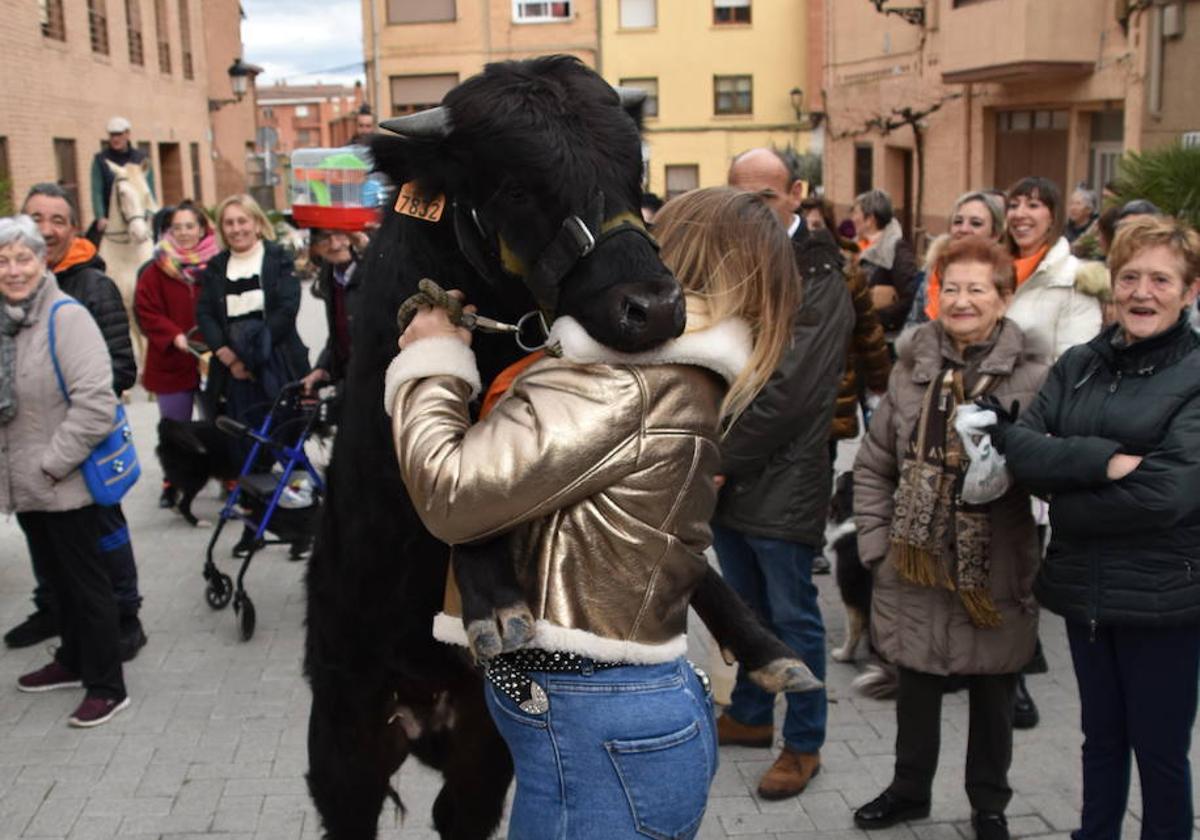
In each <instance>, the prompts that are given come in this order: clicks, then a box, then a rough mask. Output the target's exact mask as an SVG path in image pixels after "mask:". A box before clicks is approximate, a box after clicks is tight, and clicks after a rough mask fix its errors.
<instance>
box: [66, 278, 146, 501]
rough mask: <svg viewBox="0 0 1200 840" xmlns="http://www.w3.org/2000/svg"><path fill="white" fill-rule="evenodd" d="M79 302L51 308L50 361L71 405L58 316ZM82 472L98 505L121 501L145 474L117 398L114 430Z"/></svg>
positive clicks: (90, 456) (130, 430) (70, 302)
mask: <svg viewBox="0 0 1200 840" xmlns="http://www.w3.org/2000/svg"><path fill="white" fill-rule="evenodd" d="M67 304H75V305H77V306H82V305H83V304H81V303H79V301H77V300H60V301H58V302H56V303H55V304H54V305H53V306H52V307H50V319H49V321H50V361H51V362H53V363H54V375H55V376H56V377H57V378H58V387H59V390H61V391H62V395H63V399H65V400H66V401H67V405H70V404H71V395H70V394H69V393H67V383H66V380H64V379H63V375H62V369H61V368H60V367H59V366H58V356H57V355H56V354H55V352H54V315H55V313H56V312H58V308H59V307H60V306H66V305H67ZM79 471H80V472H81V473H82V474H83V480H84V483H85V484H87V488H88V492H89V493H91V494H92V498H93V499H94V500H95V502H96V504H98V505H101V506H103V507H110V506H112V505H115V504H117V503H118V502H120V501H121V499H122V498H123V497H124V496H125V494H126V493H127V492H129V488H130V487H132V486H133V485H134V484H135V483H137V480H138V478H139V477H140V476H141V474H142V468H141V465H140V464H139V463H138V457H137V450H136V449H134V448H133V429H131V428H130V427H129V420H128V419H127V418H126V417H125V406H123V405H122V404H121V402H120V400H118V401H117V415H116V418H115V419H114V421H113V428H112V431H111V432H109V433H108V435H107V436H106V437H105V438H104V440H102V441H100V443H99V444H97V445H96V448H95V449H93V450H92V452H91V454H90V455H88V456H87V458H86V459H85V460H84V462H83V463H82V464H80V465H79Z"/></svg>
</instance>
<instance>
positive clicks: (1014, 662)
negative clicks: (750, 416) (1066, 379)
mask: <svg viewBox="0 0 1200 840" xmlns="http://www.w3.org/2000/svg"><path fill="white" fill-rule="evenodd" d="M1001 323H1002V327H1001V328H1000V332H999V334H998V335H997V336H996V337H995V338H994V340H993V342H992V343H991V344H990V345H985V346H986V350H984V349H982V348H980V349H977V350H976V351H975V352H971V348H968V354H967V359H966V360H965V361H964V359H963V356H962V355H961V354H960V353H959V352H958V351H957V350H956V349H955V348H954V346H953V344H952V343H951V342H950V341H949V340H948V339H947V338H946V337H945V334H944V332H943V331H942V325H941V324H940V323H939V322H937V321H932V322H930V323H927V324H922V325H921V326H919V327H916V328H914V329H912V330H909V331H907V332H905V333H904V335H903V336H902V337H901V339H900V341H899V342H898V343H897V351H898V353H899V359H898V361H897V363H896V367H895V368H894V369H893V371H892V378H891V381H890V382H889V383H888V392H887V396H885V397H884V398H883V400H882V402H880V404H879V408H878V409H877V410H876V412H875V415H874V418H873V419H872V420H871V425H870V427H868V429H867V434H866V437H865V438H864V439H863V443H862V447H861V448H860V449H859V450H858V457H857V458H856V460H855V463H854V515H855V522H856V523H857V525H858V547H859V555H860V556H861V558H862V561H863V563H865V564H866V565H867V566H869V567H871V568H872V570H873V574H874V579H875V586H874V591H873V594H872V599H871V638H872V640H873V642H874V644H875V646H876V648H877V650H878V651H879V653H880V655H881V656H882V657H883V658H884V659H886V660H887V661H889V662H892V663H895V664H897V665H902V666H904V667H906V668H911V669H913V670H916V671H921V672H924V673H927V674H1011V673H1016V672H1018V671H1020V670H1021V669H1022V668H1023V667H1024V666H1025V665H1026V664H1028V662H1029V660H1030V659H1031V658H1032V657H1033V650H1034V643H1035V641H1036V639H1037V605H1036V604H1035V603H1034V599H1033V593H1032V590H1033V578H1034V573H1035V571H1036V569H1037V560H1038V556H1039V551H1038V544H1037V536H1036V528H1035V525H1034V521H1033V516H1032V514H1031V511H1030V504H1029V494H1028V493H1027V492H1026V491H1024V490H1022V489H1020V488H1013V489H1010V490H1009V492H1008V493H1006V494H1005V495H1004V496H1002V497H1000V498H999V499H997V500H996V501H994V502H992V503H991V504H990V505H989V506H988V517H989V520H990V522H991V530H992V534H991V552H990V560H991V565H990V579H989V583H990V594H991V597H992V601H993V603H994V604H995V606H996V609H997V610H998V611H999V613H1000V616H1001V619H1002V623H1001V625H1000V626H999V627H996V628H989V629H981V628H978V627H976V626H975V625H973V624H972V623H971V620H970V617H969V616H968V614H967V611H966V609H965V608H964V607H963V605H962V601H961V600H960V598H959V596H958V595H957V594H956V593H954V592H951V591H949V590H947V589H942V588H940V587H928V586H918V585H917V584H914V583H910V582H909V581H907V580H904V579H903V578H901V577H900V575H899V573H898V572H897V570H896V567H895V564H894V563H893V562H891V559H890V551H891V546H890V543H889V540H888V537H889V531H890V528H891V524H892V514H893V511H894V509H895V501H894V496H895V494H896V488H897V486H898V484H899V476H900V465H901V462H902V461H903V453H904V451H905V449H906V448H907V447H908V445H909V440H910V439H911V436H912V430H913V427H914V425H915V424H916V422H917V418H918V417H919V415H920V412H921V403H922V400H923V398H924V396H925V392H926V389H927V388H928V387H929V384H930V383H931V382H933V381H934V380H935V379H936V378H937V377H938V374H939V373H940V372H941V371H942V370H944V369H945V366H946V365H947V364H952V365H955V366H957V367H961V368H964V369H965V370H966V371H968V373H967V374H966V378H967V380H968V385H969V384H970V380H971V379H972V373H971V372H972V371H974V372H975V373H977V374H989V375H991V376H992V377H994V378H995V384H994V385H993V387H992V388H991V389H990V391H989V392H990V393H992V394H994V395H996V397H997V398H999V399H1000V401H1001V402H1002V403H1004V404H1005V405H1008V404H1009V403H1010V402H1011V401H1012V400H1014V399H1015V400H1020V401H1021V403H1022V405H1028V404H1029V401H1030V400H1031V399H1032V398H1033V395H1034V394H1036V393H1037V389H1038V387H1039V386H1040V385H1041V383H1042V381H1043V379H1044V378H1045V376H1046V372H1047V370H1048V369H1049V360H1048V358H1047V354H1046V352H1045V351H1044V350H1039V349H1038V348H1037V347H1036V341H1035V340H1031V339H1030V338H1029V337H1027V336H1026V335H1024V334H1023V333H1022V332H1021V329H1020V328H1019V327H1018V326H1017V325H1016V324H1014V323H1012V322H1011V321H1003V322H1001ZM946 551H947V552H950V551H951V548H950V546H949V545H947V547H946Z"/></svg>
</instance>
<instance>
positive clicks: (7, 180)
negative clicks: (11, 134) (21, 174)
mask: <svg viewBox="0 0 1200 840" xmlns="http://www.w3.org/2000/svg"><path fill="white" fill-rule="evenodd" d="M12 200H13V196H12V171H11V170H10V169H9V168H8V138H7V137H0V216H11V215H12V214H13V203H12Z"/></svg>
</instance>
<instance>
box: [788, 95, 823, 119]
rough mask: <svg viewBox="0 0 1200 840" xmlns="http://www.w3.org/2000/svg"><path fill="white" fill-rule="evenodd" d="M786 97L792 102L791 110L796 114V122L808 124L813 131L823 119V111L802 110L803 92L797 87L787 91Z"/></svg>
mask: <svg viewBox="0 0 1200 840" xmlns="http://www.w3.org/2000/svg"><path fill="white" fill-rule="evenodd" d="M788 96H789V97H791V100H792V110H793V111H794V112H795V114H796V122H798V123H802V124H803V123H808V127H809V128H810V129H815V128H816V127H817V126H819V125H820V124H821V122H822V121H823V120H824V119H825V112H824V111H808V112H806V111H805V110H804V91H803V90H801V89H800V88H798V87H794V88H792V89H791V90H790V91H788Z"/></svg>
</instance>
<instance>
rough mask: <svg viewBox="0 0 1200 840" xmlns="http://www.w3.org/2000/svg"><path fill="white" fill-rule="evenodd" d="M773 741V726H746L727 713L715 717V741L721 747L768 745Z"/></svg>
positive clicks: (768, 724) (767, 724)
mask: <svg viewBox="0 0 1200 840" xmlns="http://www.w3.org/2000/svg"><path fill="white" fill-rule="evenodd" d="M774 742H775V726H774V724H770V723H766V724H763V725H762V726H747V725H746V724H744V723H739V722H738V721H736V720H734V719H733V718H731V717H730V716H729V715H728V714H724V715H721V716H720V717H719V718H717V743H718V744H720V745H721V746H723V747H726V746H729V747H770V746H771V744H773V743H774Z"/></svg>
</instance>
